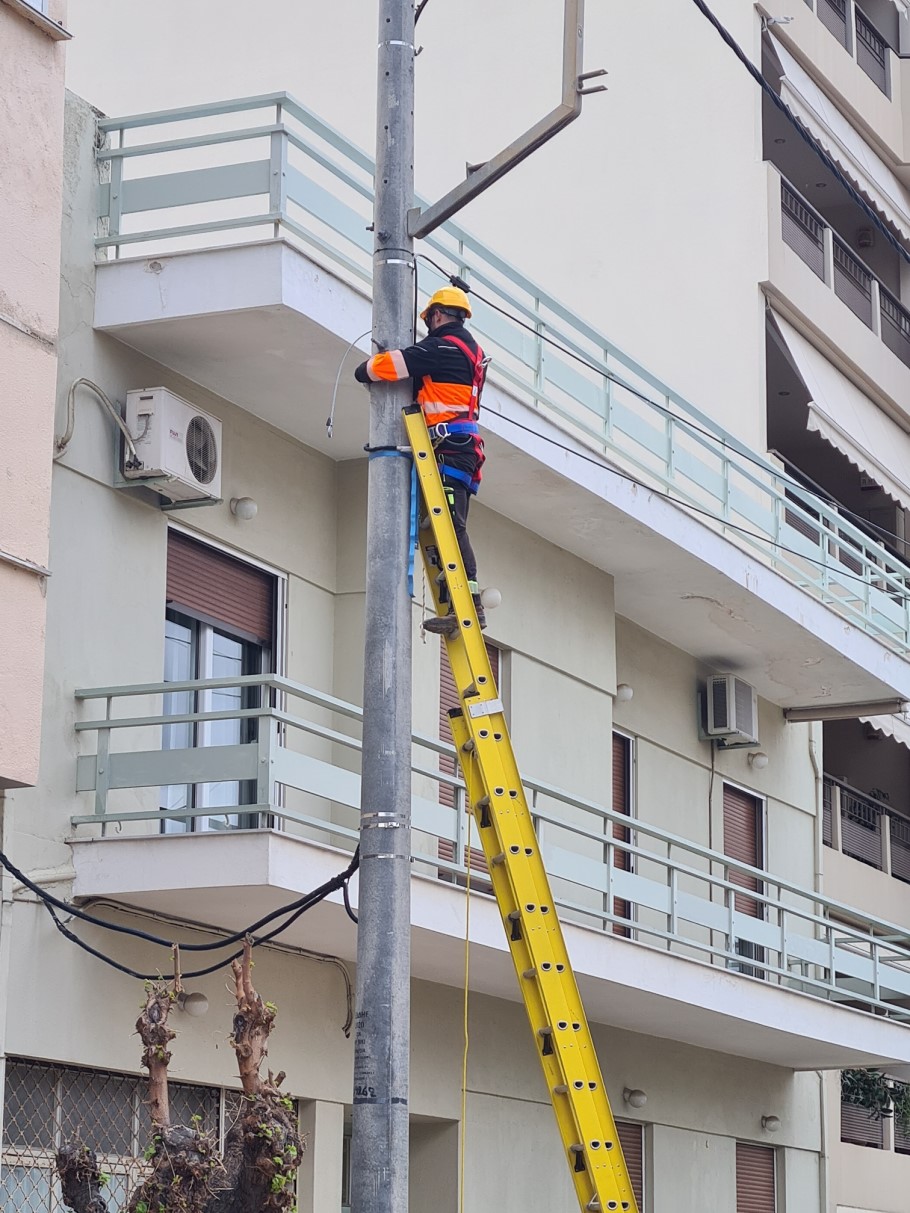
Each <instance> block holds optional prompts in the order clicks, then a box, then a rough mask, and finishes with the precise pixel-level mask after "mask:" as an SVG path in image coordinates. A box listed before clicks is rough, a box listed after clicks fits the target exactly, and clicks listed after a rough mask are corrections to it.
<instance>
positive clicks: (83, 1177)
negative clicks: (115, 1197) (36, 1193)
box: [56, 1141, 108, 1213]
mask: <svg viewBox="0 0 910 1213" xmlns="http://www.w3.org/2000/svg"><path fill="white" fill-rule="evenodd" d="M56 1162H57V1174H58V1175H59V1176H60V1186H61V1188H62V1190H63V1200H64V1203H65V1204H67V1205H68V1206H69V1207H70V1208H71V1209H72V1210H73V1213H108V1210H107V1201H106V1200H105V1199H104V1197H103V1196H102V1192H103V1190H104V1186H105V1181H104V1179H103V1178H102V1174H101V1168H100V1167H99V1166H98V1158H97V1156H96V1155H95V1154H94V1153H93V1151H91V1150H90V1149H89V1148H88V1146H83V1145H82V1144H81V1143H80V1142H78V1141H68V1142H66V1143H65V1145H63V1146H61V1148H60V1149H59V1150H58V1151H57V1159H56Z"/></svg>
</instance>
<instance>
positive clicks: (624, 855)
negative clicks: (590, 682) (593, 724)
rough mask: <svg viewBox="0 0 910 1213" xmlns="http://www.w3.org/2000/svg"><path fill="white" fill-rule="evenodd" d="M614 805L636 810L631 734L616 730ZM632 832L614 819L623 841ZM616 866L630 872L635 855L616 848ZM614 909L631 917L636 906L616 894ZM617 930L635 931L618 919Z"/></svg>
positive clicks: (618, 810) (619, 809) (628, 812)
mask: <svg viewBox="0 0 910 1213" xmlns="http://www.w3.org/2000/svg"><path fill="white" fill-rule="evenodd" d="M611 808H612V809H613V811H614V812H616V813H625V814H626V816H627V817H629V816H631V814H632V742H631V739H630V738H628V737H623V736H622V735H621V734H620V733H614V734H613V799H612V801H611ZM631 836H632V831H631V830H630V829H628V827H627V826H621V825H618V824H617V823H616V822H615V821H614V822H613V837H614V838H617V839H620V840H621V841H622V842H628V841H629V840H630V838H631ZM613 866H614V867H617V868H622V870H623V871H624V872H628V871H629V870H630V868H631V867H632V857H631V855H629V853H628V851H620V850H615V851H614V852H613ZM613 913H614V914H617V915H618V916H619V917H620V918H631V917H632V907H631V905H630V904H629V903H628V902H627V901H624V900H623V899H622V898H621V897H614V898H613ZM613 934H614V935H622V936H624V937H625V938H626V939H628V938H629V936H630V935H631V931H630V929H629V928H628V927H624V926H622V925H621V924H620V923H618V922H614V923H613Z"/></svg>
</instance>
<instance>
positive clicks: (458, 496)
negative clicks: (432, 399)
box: [436, 434, 484, 581]
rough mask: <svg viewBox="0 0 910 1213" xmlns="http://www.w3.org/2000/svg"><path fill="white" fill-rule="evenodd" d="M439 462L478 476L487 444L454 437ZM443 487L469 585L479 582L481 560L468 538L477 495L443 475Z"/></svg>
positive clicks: (441, 448) (440, 452)
mask: <svg viewBox="0 0 910 1213" xmlns="http://www.w3.org/2000/svg"><path fill="white" fill-rule="evenodd" d="M436 458H437V459H438V460H439V462H440V464H443V463H447V464H449V466H450V467H453V468H457V469H458V471H459V472H464V473H465V474H466V475H467V476H474V475H475V474H476V473H477V472H478V471H479V470H480V468H481V467H482V466H483V462H484V457H483V443H482V442H478V441H477V440H476V438H474V437H473V436H469V435H467V434H458V435H453V436H450V437H448V438H446V440H445V441H444V442H443V443H442V444H441V445H440V446H437V447H436ZM441 470H442V469H440V471H441ZM442 483H443V484H444V486H445V490H446V496H447V497H448V499H449V505H450V509H451V511H452V521H453V522H454V524H455V538H456V539H457V540H458V546H459V548H460V549H461V559H462V561H463V562H464V571H465V573H466V574H467V578H468V581H476V580H477V560H476V559H475V556H474V549H473V548H472V547H471V541H470V539H469V538H468V508H469V507H470V504H471V497H472V496H473V494H472V493H471V491H470V489H469V488H468V486H467V485H466V484H465V483H464V482H463V481H461V480H456V479H455V478H454V477H450V476H447V475H446V474H445V472H442Z"/></svg>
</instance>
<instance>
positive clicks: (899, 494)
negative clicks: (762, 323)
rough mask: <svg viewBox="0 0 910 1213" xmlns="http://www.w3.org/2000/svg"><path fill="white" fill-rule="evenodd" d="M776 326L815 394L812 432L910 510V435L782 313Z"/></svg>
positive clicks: (810, 421)
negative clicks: (784, 317) (783, 316)
mask: <svg viewBox="0 0 910 1213" xmlns="http://www.w3.org/2000/svg"><path fill="white" fill-rule="evenodd" d="M772 315H773V317H774V323H775V324H776V325H777V328H778V331H779V333H780V335H781V337H782V339H783V342H784V345H785V346H786V349H787V350H788V351H789V353H790V359H791V361H792V363H793V366H794V368H795V369H796V371H797V373H798V375H799V377H800V379H802V381H803V383H804V384H805V385H806V390H807V391H808V393H809V397H810V399H809V419H808V422H807V428H808V429H810V430H814V431H815V432H816V433H818V434H820V435H821V437H822V438H824V439H825V441H826V442H830V443H831V445H832V446H834V447H837V449H838V450H839V451H840V452H841V454H842V455H846V457H847V458H848V459H849V460H850V462H851V463H852V464H854V465H855V466H856V467H858V468H859V469H860V471H862V472H864V473H865V474H866V475H867V476H870V477H871V478H872V479H873V480H875V481H876V483H878V484H880V485H881V486H882V488H883V489H884V490H885V492H886V493H887V494H888V496H889V497H893V498H894V500H895V501H897V502H899V504H900V505H902V506H903V507H904V509H907V510H910V434H908V433H907V431H906V430H902V429H901V427H900V426H899V425H898V424H897V422H896V421H893V420H892V419H891V418H890V417H889V416H888V415H887V413H883V412H882V410H881V409H880V408H879V407H878V405H877V404H875V403H874V402H873V401H872V400H870V399H869V397H868V396H866V395H865V394H864V393H863V392H861V391H860V390H859V388H858V387H856V386H855V385H854V384H853V383H852V382H851V381H850V380H849V379H848V378H847V377H846V375H843V374H842V373H841V372H840V371H839V370H838V369H837V367H836V366H834V364H833V363H831V362H829V361H828V359H827V358H826V357H825V356H824V354H822V353H820V352H819V351H818V350H817V349H816V348H815V346H814V345H812V344H811V342H809V341H807V340H806V338H805V337H804V336H803V335H802V333H799V332H797V330H796V329H795V328H794V327H793V325H792V324H788V323H787V321H786V320H784V319H783V318H782V317H781V316H778V314H777V313H776V312H773V313H772Z"/></svg>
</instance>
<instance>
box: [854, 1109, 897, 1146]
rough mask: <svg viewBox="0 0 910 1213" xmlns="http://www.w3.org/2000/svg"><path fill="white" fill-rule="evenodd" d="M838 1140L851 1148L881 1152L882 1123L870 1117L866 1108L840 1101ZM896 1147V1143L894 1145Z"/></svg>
mask: <svg viewBox="0 0 910 1213" xmlns="http://www.w3.org/2000/svg"><path fill="white" fill-rule="evenodd" d="M840 1139H841V1141H843V1142H847V1143H848V1144H849V1145H851V1146H866V1147H867V1149H870V1150H883V1149H884V1146H885V1131H884V1121H883V1120H882V1119H881V1117H879V1118H878V1119H877V1120H876V1119H875V1118H874V1117H873V1116H872V1114H871V1113H870V1111H869V1109H868V1108H861V1107H860V1106H859V1105H858V1104H855V1103H847V1102H846V1101H845V1100H842V1101H841V1105H840ZM895 1145H896V1143H895Z"/></svg>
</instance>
